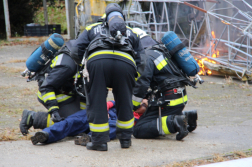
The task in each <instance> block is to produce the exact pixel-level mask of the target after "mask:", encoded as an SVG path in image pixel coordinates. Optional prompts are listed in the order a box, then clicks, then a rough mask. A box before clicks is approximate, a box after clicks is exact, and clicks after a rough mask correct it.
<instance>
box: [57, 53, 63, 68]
mask: <svg viewBox="0 0 252 167" xmlns="http://www.w3.org/2000/svg"><path fill="white" fill-rule="evenodd" d="M62 58H63V54H60V55H58V59H57V62H56V64H55V66H57V65H60V64H61V61H62Z"/></svg>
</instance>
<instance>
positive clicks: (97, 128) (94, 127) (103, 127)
mask: <svg viewBox="0 0 252 167" xmlns="http://www.w3.org/2000/svg"><path fill="white" fill-rule="evenodd" d="M89 126H90V129H96V130H102V129H109V126H108V125H106V126H102V127H97V126H92V125H90V124H89Z"/></svg>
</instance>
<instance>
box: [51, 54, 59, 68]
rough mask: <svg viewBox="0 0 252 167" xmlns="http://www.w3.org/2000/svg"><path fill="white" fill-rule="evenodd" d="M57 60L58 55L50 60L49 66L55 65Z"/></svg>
mask: <svg viewBox="0 0 252 167" xmlns="http://www.w3.org/2000/svg"><path fill="white" fill-rule="evenodd" d="M57 60H58V56H56V57H55V58H54V59H53V60H52V64H51V65H50V67H51V68H53V67H55V65H56V62H57Z"/></svg>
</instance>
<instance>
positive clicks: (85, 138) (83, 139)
mask: <svg viewBox="0 0 252 167" xmlns="http://www.w3.org/2000/svg"><path fill="white" fill-rule="evenodd" d="M90 141H91V137H90V136H89V135H88V134H86V133H82V134H80V135H78V136H76V138H75V139H74V144H76V145H81V146H86V145H87V143H88V142H90Z"/></svg>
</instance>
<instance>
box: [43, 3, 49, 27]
mask: <svg viewBox="0 0 252 167" xmlns="http://www.w3.org/2000/svg"><path fill="white" fill-rule="evenodd" d="M43 8H44V18H45V24H46V25H47V24H48V15H47V6H46V0H43Z"/></svg>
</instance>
